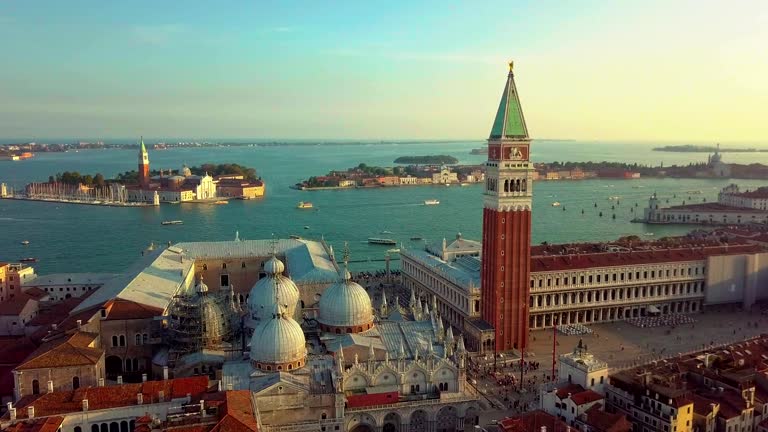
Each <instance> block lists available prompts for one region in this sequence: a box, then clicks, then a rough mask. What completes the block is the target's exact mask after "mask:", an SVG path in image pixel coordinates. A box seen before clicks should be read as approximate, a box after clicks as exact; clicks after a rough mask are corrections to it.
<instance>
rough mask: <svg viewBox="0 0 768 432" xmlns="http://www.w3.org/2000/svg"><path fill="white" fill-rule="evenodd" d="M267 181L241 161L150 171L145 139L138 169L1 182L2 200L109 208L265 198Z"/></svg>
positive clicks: (140, 148) (67, 174)
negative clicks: (108, 175) (15, 185)
mask: <svg viewBox="0 0 768 432" xmlns="http://www.w3.org/2000/svg"><path fill="white" fill-rule="evenodd" d="M264 192H265V185H264V182H263V181H262V179H261V178H260V177H258V176H257V175H256V170H255V169H253V168H249V167H245V166H241V165H238V164H203V165H200V166H197V167H188V166H187V165H182V166H181V168H180V169H179V170H173V169H159V170H150V168H149V153H148V152H147V148H146V146H145V145H144V140H143V139H142V140H141V141H140V144H139V152H138V169H137V170H132V171H126V172H124V173H122V174H118V175H117V176H116V177H115V178H114V179H105V177H104V175H102V174H101V173H96V174H93V175H92V174H80V173H79V172H77V171H74V172H70V171H65V172H63V173H58V174H55V175H51V176H49V177H48V181H47V182H41V183H29V184H27V185H26V186H25V187H24V190H23V191H15V190H13V189H11V188H9V187H8V186H7V185H6V184H5V183H2V184H0V198H6V199H21V200H32V201H51V202H62V203H73V204H91V205H106V206H121V207H122V206H130V207H133V206H139V207H140V206H152V205H154V206H156V205H160V203H161V202H162V203H181V202H210V203H213V204H227V200H229V199H233V198H235V199H243V200H248V199H253V198H259V197H262V196H264Z"/></svg>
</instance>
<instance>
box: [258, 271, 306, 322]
mask: <svg viewBox="0 0 768 432" xmlns="http://www.w3.org/2000/svg"><path fill="white" fill-rule="evenodd" d="M284 270H285V264H283V262H282V261H280V260H279V259H277V258H276V257H275V256H272V258H270V259H269V260H268V261H267V262H265V263H264V272H265V273H266V276H265V277H263V278H261V279H259V280H258V281H256V283H255V284H254V285H253V288H251V292H250V294H249V295H248V310H249V311H250V316H251V319H253V320H254V321H257V322H258V321H263V320H265V319H268V318H269V317H270V314H271V313H272V309H273V307H274V304H275V299H276V298H277V299H280V304H281V306H282V307H283V308H284V312H285V314H286V315H288V316H290V317H294V316H295V313H296V306H297V305H298V303H299V288H298V287H296V284H295V283H293V281H292V280H291V279H290V278H288V277H286V276H283V274H282V272H283V271H284Z"/></svg>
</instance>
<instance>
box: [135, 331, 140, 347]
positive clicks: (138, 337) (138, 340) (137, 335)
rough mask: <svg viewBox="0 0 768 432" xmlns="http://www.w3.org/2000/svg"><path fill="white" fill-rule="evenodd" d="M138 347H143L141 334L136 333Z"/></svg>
mask: <svg viewBox="0 0 768 432" xmlns="http://www.w3.org/2000/svg"><path fill="white" fill-rule="evenodd" d="M136 345H141V334H139V333H136Z"/></svg>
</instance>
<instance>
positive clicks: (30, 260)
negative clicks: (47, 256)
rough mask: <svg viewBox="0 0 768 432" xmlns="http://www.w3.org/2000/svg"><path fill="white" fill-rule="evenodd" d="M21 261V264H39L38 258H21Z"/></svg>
mask: <svg viewBox="0 0 768 432" xmlns="http://www.w3.org/2000/svg"><path fill="white" fill-rule="evenodd" d="M19 261H20V262H37V258H33V257H28V258H21V259H20V260H19Z"/></svg>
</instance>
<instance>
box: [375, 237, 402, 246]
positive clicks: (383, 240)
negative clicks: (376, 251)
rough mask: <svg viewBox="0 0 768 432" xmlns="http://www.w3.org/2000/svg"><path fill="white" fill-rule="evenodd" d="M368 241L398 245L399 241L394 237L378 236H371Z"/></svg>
mask: <svg viewBox="0 0 768 432" xmlns="http://www.w3.org/2000/svg"><path fill="white" fill-rule="evenodd" d="M368 243H370V244H379V245H396V244H397V242H396V241H394V240H392V239H387V238H378V237H369V238H368Z"/></svg>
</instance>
